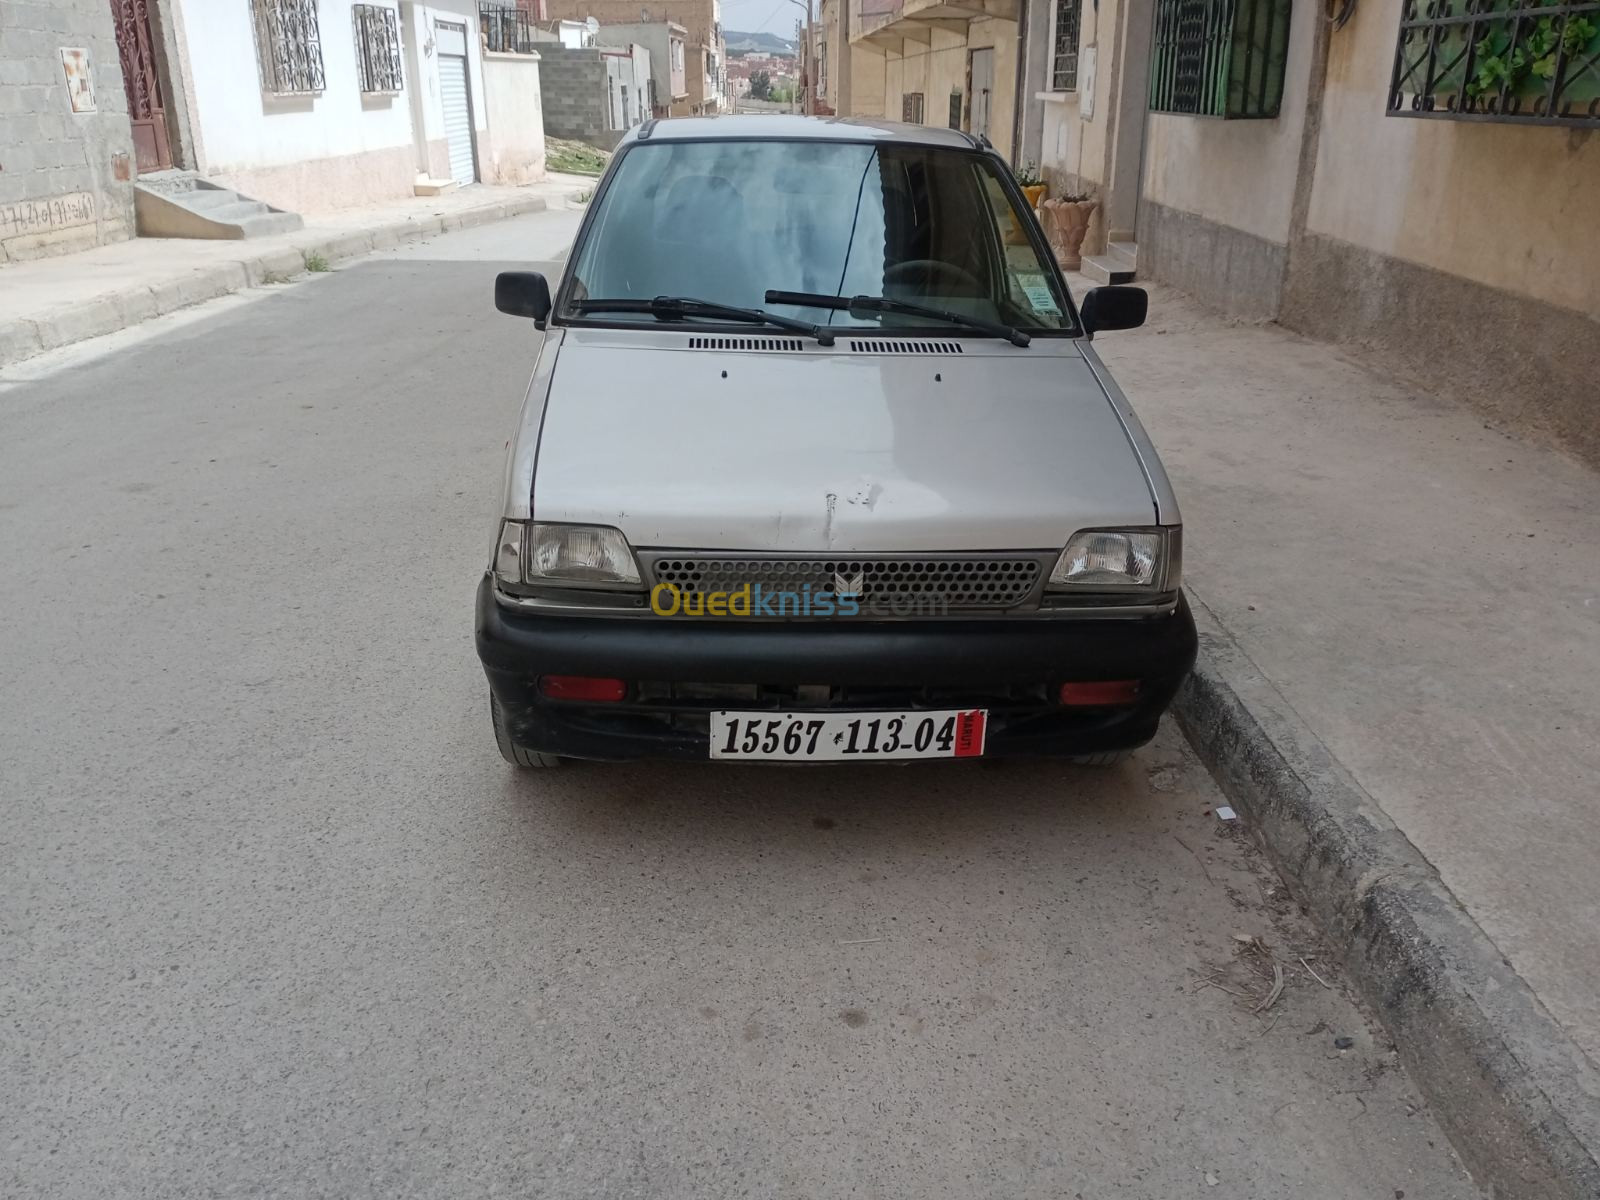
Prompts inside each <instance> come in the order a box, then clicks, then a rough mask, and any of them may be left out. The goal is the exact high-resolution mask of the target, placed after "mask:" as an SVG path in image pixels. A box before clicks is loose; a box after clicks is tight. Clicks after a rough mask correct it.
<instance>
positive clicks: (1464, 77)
mask: <svg viewBox="0 0 1600 1200" xmlns="http://www.w3.org/2000/svg"><path fill="white" fill-rule="evenodd" d="M1388 110H1389V114H1390V115H1391V116H1397V117H1451V118H1456V119H1459V120H1467V121H1474V120H1475V121H1515V122H1520V123H1523V124H1534V125H1579V126H1588V127H1593V126H1596V125H1600V2H1595V0H1591V2H1589V3H1581V4H1563V3H1560V0H1556V2H1555V3H1544V4H1540V3H1533V2H1530V0H1520V2H1519V0H1423V2H1420V3H1419V0H1404V3H1403V4H1402V6H1401V9H1400V42H1399V45H1398V46H1397V47H1396V49H1395V56H1394V74H1393V76H1392V77H1391V80H1390V84H1389V104H1388Z"/></svg>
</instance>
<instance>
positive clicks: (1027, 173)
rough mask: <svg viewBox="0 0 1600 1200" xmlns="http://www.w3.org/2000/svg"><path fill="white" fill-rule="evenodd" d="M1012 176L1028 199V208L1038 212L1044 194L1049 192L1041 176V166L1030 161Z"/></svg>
mask: <svg viewBox="0 0 1600 1200" xmlns="http://www.w3.org/2000/svg"><path fill="white" fill-rule="evenodd" d="M1011 174H1012V175H1013V176H1014V177H1015V178H1016V181H1017V186H1018V187H1019V188H1021V189H1022V194H1023V195H1024V196H1026V197H1027V198H1028V207H1029V208H1031V209H1034V210H1035V211H1037V210H1038V207H1039V201H1041V200H1043V199H1044V194H1045V192H1046V191H1047V190H1048V188H1047V187H1046V185H1045V181H1044V180H1043V179H1042V178H1041V177H1040V175H1039V164H1038V163H1036V162H1034V161H1033V160H1032V159H1029V160H1028V161H1027V162H1025V163H1023V164H1022V165H1021V166H1020V167H1018V168H1017V169H1016V170H1015V171H1013V172H1011Z"/></svg>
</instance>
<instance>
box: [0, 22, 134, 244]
mask: <svg viewBox="0 0 1600 1200" xmlns="http://www.w3.org/2000/svg"><path fill="white" fill-rule="evenodd" d="M63 48H69V49H82V50H86V51H88V61H89V79H90V82H91V83H92V85H93V93H94V109H93V111H89V112H74V111H73V108H72V100H71V97H70V95H69V93H68V89H67V77H66V73H65V71H64V69H63V67H62V60H61V51H62V49H63ZM133 174H134V166H133V136H132V133H131V131H130V129H129V126H128V101H127V97H126V95H125V94H124V92H123V90H122V68H121V64H120V63H119V61H118V58H117V41H116V34H115V32H114V30H113V28H112V24H111V7H110V5H109V4H108V3H107V2H106V0H50V2H49V3H45V2H43V0H39V2H36V3H18V4H13V3H9V2H8V3H6V4H5V5H4V6H3V8H0V262H10V261H17V260H21V259H26V258H40V257H43V256H45V255H49V254H63V253H66V252H68V251H72V250H81V249H85V248H87V247H90V246H97V245H100V244H102V243H105V242H114V241H121V240H122V239H124V238H129V237H132V236H133V232H134V222H133V184H132V179H133Z"/></svg>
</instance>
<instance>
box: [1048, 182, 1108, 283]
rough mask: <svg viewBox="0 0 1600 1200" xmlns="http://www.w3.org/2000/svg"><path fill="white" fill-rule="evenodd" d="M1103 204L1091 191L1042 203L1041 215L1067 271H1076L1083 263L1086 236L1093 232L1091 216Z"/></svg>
mask: <svg viewBox="0 0 1600 1200" xmlns="http://www.w3.org/2000/svg"><path fill="white" fill-rule="evenodd" d="M1099 207H1100V202H1099V201H1098V200H1096V199H1095V198H1094V197H1093V196H1091V195H1090V194H1089V193H1088V192H1072V191H1069V192H1068V193H1067V194H1066V195H1064V196H1058V197H1056V198H1054V199H1051V200H1045V201H1042V202H1041V203H1040V205H1039V218H1040V220H1041V221H1043V223H1044V233H1045V237H1047V238H1048V239H1049V240H1050V249H1051V250H1052V251H1054V252H1055V256H1056V261H1057V262H1058V263H1060V264H1061V269H1062V270H1063V271H1076V270H1078V269H1079V268H1080V267H1082V266H1083V238H1084V235H1085V234H1087V233H1088V232H1089V219H1090V218H1091V217H1093V216H1094V210H1095V209H1097V208H1099Z"/></svg>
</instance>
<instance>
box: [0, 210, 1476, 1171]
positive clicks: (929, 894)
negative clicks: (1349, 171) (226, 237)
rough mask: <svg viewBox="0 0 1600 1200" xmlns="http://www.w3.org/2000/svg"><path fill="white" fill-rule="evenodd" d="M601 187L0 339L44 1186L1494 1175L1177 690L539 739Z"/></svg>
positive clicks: (24, 1054)
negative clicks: (586, 754) (553, 356)
mask: <svg viewBox="0 0 1600 1200" xmlns="http://www.w3.org/2000/svg"><path fill="white" fill-rule="evenodd" d="M580 216H581V213H580V212H566V211H556V212H549V213H544V214H535V215H530V216H526V217H521V218H517V219H515V220H512V221H505V222H501V223H499V224H494V225H486V226H481V227H478V228H475V229H470V230H464V231H461V232H457V233H452V234H446V235H444V236H442V237H438V238H435V239H433V240H432V241H430V242H427V243H424V244H421V245H418V246H413V247H410V248H406V249H402V250H398V251H392V252H389V253H386V254H382V255H377V256H374V257H371V258H367V259H365V260H360V261H357V262H355V263H353V264H351V265H349V266H345V267H342V268H341V269H339V270H336V271H333V272H330V273H327V274H319V275H313V276H309V277H307V278H304V279H302V280H300V281H297V282H294V283H290V284H286V285H282V286H276V287H271V288H264V289H256V290H254V291H252V292H251V293H249V294H248V295H247V296H241V297H236V298H233V299H228V300H223V301H218V302H215V303H213V304H212V305H209V306H206V307H203V308H200V309H197V310H193V311H192V312H190V313H186V314H183V315H181V316H179V317H177V318H164V319H162V320H160V321H156V322H152V323H150V324H147V325H145V326H143V327H141V328H139V329H137V330H134V331H130V332H128V333H125V334H117V335H113V336H112V338H110V339H101V340H100V341H99V342H90V343H84V344H83V345H80V346H78V347H72V348H69V349H66V350H61V351H56V352H53V353H50V354H46V355H43V356H41V357H38V358H35V359H32V360H30V361H28V362H25V363H22V364H19V365H17V366H14V367H11V368H8V369H6V370H4V371H0V431H3V436H0V561H3V562H4V563H5V571H4V572H3V574H0V606H3V612H4V614H5V619H4V622H3V623H0V664H3V670H0V791H3V797H4V823H3V826H0V828H3V834H0V853H3V858H0V869H3V873H4V880H5V882H4V887H3V890H0V1015H3V1020H0V1079H3V1080H4V1081H5V1083H4V1088H3V1099H0V1194H3V1195H5V1196H18V1197H44V1196H49V1197H61V1198H65V1197H110V1196H119V1197H120V1196H127V1197H176V1196H191V1195H193V1196H200V1195H205V1196H244V1195H269V1196H278V1195H281V1196H305V1197H340V1198H351V1197H365V1196H419V1197H474V1196H487V1195H505V1196H550V1197H607V1198H620V1197H690V1196H695V1197H703V1196H704V1197H709V1196H717V1197H721V1196H755V1197H766V1196H784V1197H807V1198H831V1197H844V1196H863V1197H879V1196H882V1197H891V1196H894V1197H898V1196H904V1197H918V1198H929V1200H932V1198H944V1197H949V1198H951V1200H956V1198H961V1200H967V1198H974V1197H995V1198H997V1200H998V1198H1006V1200H1015V1198H1019V1197H1041V1198H1043V1197H1050V1198H1052V1200H1054V1198H1057V1197H1082V1198H1084V1200H1099V1198H1103V1197H1117V1198H1123V1197H1128V1198H1133V1197H1150V1198H1152V1200H1158V1198H1159V1200H1168V1198H1170V1197H1178V1196H1215V1197H1229V1198H1232V1200H1240V1198H1255V1197H1260V1198H1267V1197H1286V1196H1293V1197H1296V1198H1297V1200H1299V1198H1322V1197H1326V1198H1328V1200H1352V1198H1376V1200H1391V1198H1394V1200H1400V1198H1401V1197H1412V1198H1420V1197H1426V1198H1428V1200H1441V1198H1445V1200H1448V1198H1453V1197H1460V1198H1467V1197H1474V1196H1477V1195H1478V1192H1477V1191H1476V1189H1475V1188H1474V1187H1473V1185H1472V1184H1471V1182H1470V1181H1469V1180H1468V1178H1467V1176H1466V1174H1465V1173H1464V1171H1463V1170H1462V1169H1461V1167H1460V1166H1459V1164H1458V1163H1457V1161H1456V1159H1455V1158H1454V1156H1453V1154H1452V1152H1451V1150H1450V1149H1449V1146H1448V1144H1447V1143H1446V1141H1445V1140H1444V1138H1443V1136H1442V1135H1441V1134H1440V1133H1439V1132H1438V1130H1437V1127H1436V1126H1435V1124H1434V1122H1433V1119H1432V1118H1431V1116H1430V1115H1429V1113H1428V1111H1427V1109H1426V1107H1425V1106H1424V1105H1423V1102H1422V1101H1421V1100H1420V1099H1419V1097H1418V1095H1417V1093H1416V1091H1415V1089H1414V1088H1413V1087H1412V1085H1411V1083H1410V1082H1409V1080H1408V1079H1407V1077H1406V1075H1405V1073H1404V1071H1403V1070H1402V1069H1401V1068H1400V1066H1399V1064H1398V1061H1397V1059H1396V1057H1395V1055H1394V1054H1393V1053H1392V1050H1391V1047H1390V1046H1389V1044H1388V1042H1387V1040H1386V1039H1385V1038H1384V1036H1383V1034H1382V1031H1381V1030H1380V1029H1378V1028H1377V1027H1376V1026H1375V1025H1374V1024H1373V1023H1371V1022H1369V1021H1368V1020H1367V1019H1366V1018H1364V1017H1363V1016H1362V1014H1361V1013H1360V1012H1359V1011H1358V1010H1357V1008H1356V1007H1355V1006H1354V1004H1353V1003H1352V1002H1351V1001H1350V999H1348V998H1347V996H1346V994H1345V992H1344V990H1343V989H1342V985H1341V981H1340V979H1339V977H1338V975H1337V972H1336V969H1335V968H1334V967H1333V966H1332V965H1331V964H1329V963H1326V962H1324V961H1322V960H1320V959H1319V958H1318V942H1317V938H1316V935H1315V933H1314V932H1313V931H1312V929H1311V927H1310V926H1309V924H1308V923H1307V922H1306V921H1305V920H1304V918H1303V917H1301V916H1300V915H1299V913H1298V911H1297V908H1296V906H1295V905H1294V903H1293V901H1292V900H1291V899H1289V897H1288V895H1287V893H1286V892H1284V891H1283V889H1282V886H1281V884H1280V883H1279V882H1278V880H1277V878H1276V876H1274V875H1273V873H1272V871H1271V869H1270V867H1269V866H1268V865H1267V864H1266V863H1265V862H1264V860H1263V859H1262V858H1261V857H1260V855H1259V854H1258V853H1257V852H1256V851H1255V850H1254V849H1253V847H1252V846H1251V844H1250V843H1249V841H1248V838H1247V836H1246V835H1245V834H1244V833H1243V832H1242V831H1241V830H1239V829H1238V827H1237V825H1233V824H1229V823H1226V822H1223V821H1220V820H1219V819H1218V817H1217V816H1216V815H1215V812H1214V811H1213V810H1214V807H1215V806H1216V805H1217V804H1219V803H1222V802H1223V801H1222V800H1221V798H1220V796H1219V795H1218V793H1217V792H1216V790H1215V789H1214V788H1213V786H1212V784H1211V781H1210V779H1209V778H1208V776H1207V775H1206V773H1205V771H1204V770H1203V768H1202V767H1201V766H1200V765H1199V763H1198V762H1197V761H1196V759H1195V757H1194V755H1193V753H1192V752H1191V751H1190V749H1189V747H1188V746H1187V744H1186V743H1185V742H1184V741H1183V739H1182V736H1181V735H1180V734H1179V733H1178V732H1177V730H1176V729H1175V728H1174V727H1172V726H1171V725H1170V723H1169V724H1168V725H1166V726H1164V727H1163V733H1162V735H1161V736H1160V737H1159V738H1158V740H1157V741H1156V742H1155V743H1154V744H1152V745H1151V746H1149V747H1147V748H1146V749H1144V750H1142V751H1140V752H1139V754H1138V755H1137V756H1136V757H1135V759H1134V760H1133V761H1132V762H1130V763H1126V764H1123V765H1122V766H1119V767H1116V768H1112V769H1109V770H1094V769H1088V768H1080V767H1073V766H1068V765H1059V764H1021V763H1013V764H992V765H988V764H985V765H974V766H966V765H962V766H959V767H956V766H949V765H942V764H940V765H916V766H911V767H905V768H897V767H890V766H878V767H872V768H844V767H837V768H836V767H816V768H793V769H788V770H785V769H781V768H762V767H713V766H710V765H709V764H708V765H705V766H689V767H681V766H680V767H652V766H642V765H641V766H621V767H619V766H597V765H579V766H571V767H566V768H562V769H560V770H556V771H545V772H525V773H520V774H519V773H517V772H515V771H513V770H512V769H511V768H510V767H508V766H507V765H506V764H505V763H504V762H502V761H501V759H500V757H499V755H498V754H497V753H496V751H495V746H494V741H493V738H492V735H491V733H490V727H489V714H488V692H487V688H486V685H485V682H484V678H483V674H482V671H481V669H480V667H479V664H478V662H477V659H476V656H475V654H474V652H473V644H472V597H473V589H474V587H475V585H476V583H477V580H478V577H479V575H480V573H481V572H482V570H483V567H484V563H485V561H486V560H487V557H488V554H489V550H490V545H491V541H492V538H493V536H494V525H493V521H494V517H495V516H496V514H497V511H498V510H497V507H496V505H497V503H498V499H499V493H500V484H501V478H500V472H501V465H502V459H503V456H504V444H505V439H506V436H507V435H508V433H509V432H510V430H511V427H512V422H513V420H514V417H515V415H516V411H517V408H518V405H519V404H520V402H521V398H522V393H523V389H524V387H525V385H526V380H527V376H528V372H529V369H530V367H531V364H532V360H533V355H534V353H535V350H536V345H537V343H536V338H537V336H538V334H537V331H536V330H535V329H534V328H533V326H532V323H531V322H528V321H518V320H513V319H511V318H507V317H502V316H500V315H498V314H497V313H496V312H495V311H494V309H493V306H492V303H491V294H492V286H493V278H494V273H495V271H496V270H498V269H500V268H501V267H507V266H515V267H523V268H527V267H529V266H532V267H533V269H545V270H548V271H551V272H555V271H557V270H559V266H558V265H557V263H556V261H555V260H556V259H558V257H559V255H560V254H561V253H562V252H563V249H564V247H565V245H566V243H567V241H568V240H569V239H570V237H571V235H572V232H573V231H574V230H575V228H576V224H577V221H578V219H579V217H580ZM541 264H542V265H541ZM670 402H671V400H670V398H665V399H663V403H670ZM1134 402H1135V403H1137V402H1138V397H1137V395H1135V396H1134ZM686 469H687V470H692V469H693V467H692V463H688V464H686ZM1274 965H1276V966H1278V967H1280V968H1281V969H1282V972H1283V988H1282V991H1281V994H1277V995H1273V992H1274V990H1275V989H1274V988H1273V987H1272V982H1273V966H1274ZM1319 976H1320V978H1319ZM1257 1009H1259V1010H1260V1011H1256V1010H1257ZM1345 1039H1348V1041H1346V1040H1345Z"/></svg>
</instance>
